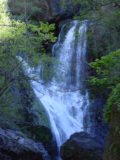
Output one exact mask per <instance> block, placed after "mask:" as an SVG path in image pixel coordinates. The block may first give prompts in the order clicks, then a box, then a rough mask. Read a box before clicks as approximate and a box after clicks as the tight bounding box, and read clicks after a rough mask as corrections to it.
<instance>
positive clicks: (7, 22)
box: [0, 0, 56, 98]
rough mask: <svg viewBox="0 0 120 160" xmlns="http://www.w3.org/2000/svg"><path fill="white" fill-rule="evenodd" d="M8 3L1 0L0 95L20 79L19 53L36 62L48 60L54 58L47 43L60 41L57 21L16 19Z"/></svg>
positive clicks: (32, 62)
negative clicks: (12, 15)
mask: <svg viewBox="0 0 120 160" xmlns="http://www.w3.org/2000/svg"><path fill="white" fill-rule="evenodd" d="M6 6H7V1H6V0H2V1H0V60H1V61H0V75H1V77H0V98H1V96H2V95H3V94H4V93H6V91H7V90H8V89H9V87H10V86H11V85H12V84H13V83H14V82H15V81H17V80H19V78H18V77H19V72H18V71H19V69H20V67H21V63H20V62H18V61H17V59H16V55H17V54H21V55H24V57H27V59H28V60H29V61H30V62H31V64H32V65H37V64H38V63H39V62H40V60H41V61H42V59H43V58H41V57H43V55H44V60H43V63H44V61H45V58H46V61H47V59H50V58H51V57H50V56H48V55H46V54H45V52H46V50H45V49H44V45H45V44H46V43H53V42H55V40H56V37H55V36H54V29H55V26H54V24H48V23H43V22H39V23H37V24H35V23H32V22H31V21H27V23H26V22H24V21H20V20H13V19H11V18H10V14H9V13H8V12H7V7H6ZM48 57H49V58H48ZM40 58H41V59H40ZM51 61H52V60H51ZM49 63H50V60H49Z"/></svg>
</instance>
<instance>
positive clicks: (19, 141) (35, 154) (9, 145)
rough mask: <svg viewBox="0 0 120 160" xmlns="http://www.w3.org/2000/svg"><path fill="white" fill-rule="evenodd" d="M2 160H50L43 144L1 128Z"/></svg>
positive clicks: (0, 159) (0, 151) (0, 147)
mask: <svg viewBox="0 0 120 160" xmlns="http://www.w3.org/2000/svg"><path fill="white" fill-rule="evenodd" d="M0 160H50V158H49V155H48V153H47V151H46V150H45V148H44V147H43V145H42V143H36V142H35V141H33V140H31V139H29V138H26V137H25V136H24V135H23V134H21V133H20V132H16V131H13V130H3V129H1V128H0Z"/></svg>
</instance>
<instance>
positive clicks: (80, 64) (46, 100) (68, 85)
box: [19, 21, 89, 146]
mask: <svg viewBox="0 0 120 160" xmlns="http://www.w3.org/2000/svg"><path fill="white" fill-rule="evenodd" d="M67 25H68V26H69V27H68V29H67V31H66V28H67V27H66V26H67ZM86 32H87V22H86V21H83V22H79V21H72V22H70V23H69V24H65V25H64V26H63V28H62V30H61V33H60V35H59V39H58V42H57V43H56V44H55V45H54V47H53V55H55V56H56V58H57V59H58V64H57V65H56V64H55V66H54V69H55V75H54V77H53V80H52V81H51V83H49V85H43V84H41V83H40V82H41V79H40V78H39V76H37V75H36V76H37V79H38V81H33V80H31V86H32V88H33V90H34V92H35V95H36V96H37V98H38V99H39V100H40V101H41V102H42V104H43V105H44V107H45V109H46V111H47V113H48V116H49V120H50V124H51V129H52V132H53V134H54V136H55V139H56V142H57V145H58V146H60V145H62V144H63V143H64V142H65V141H66V140H67V139H68V138H69V137H70V136H71V135H72V134H73V133H75V132H79V131H83V130H84V113H85V110H86V108H87V107H88V105H89V98H88V93H87V91H86V88H85V79H86V48H87V36H86ZM19 59H20V57H19ZM23 66H24V70H25V72H26V74H28V75H29V76H33V75H34V74H33V73H32V70H33V69H32V68H30V67H29V65H28V64H27V63H26V62H25V61H23ZM83 90H84V93H83V92H82V91H83Z"/></svg>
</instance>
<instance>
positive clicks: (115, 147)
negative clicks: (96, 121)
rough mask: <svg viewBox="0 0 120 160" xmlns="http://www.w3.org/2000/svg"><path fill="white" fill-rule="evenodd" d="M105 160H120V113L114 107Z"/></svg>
mask: <svg viewBox="0 0 120 160" xmlns="http://www.w3.org/2000/svg"><path fill="white" fill-rule="evenodd" d="M104 160H120V112H119V111H118V109H117V107H116V106H113V109H112V112H111V122H110V132H109V134H108V138H107V142H106V149H105V153H104Z"/></svg>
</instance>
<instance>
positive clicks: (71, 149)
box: [61, 132, 103, 160]
mask: <svg viewBox="0 0 120 160" xmlns="http://www.w3.org/2000/svg"><path fill="white" fill-rule="evenodd" d="M102 155H103V146H102V145H101V144H100V143H99V141H98V139H97V138H95V137H92V136H91V135H89V134H88V133H85V132H80V133H75V134H73V135H72V136H71V137H70V139H69V140H68V141H67V142H65V143H64V144H63V146H62V147H61V157H62V159H63V160H102Z"/></svg>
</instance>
